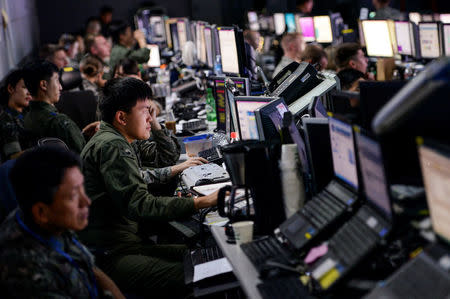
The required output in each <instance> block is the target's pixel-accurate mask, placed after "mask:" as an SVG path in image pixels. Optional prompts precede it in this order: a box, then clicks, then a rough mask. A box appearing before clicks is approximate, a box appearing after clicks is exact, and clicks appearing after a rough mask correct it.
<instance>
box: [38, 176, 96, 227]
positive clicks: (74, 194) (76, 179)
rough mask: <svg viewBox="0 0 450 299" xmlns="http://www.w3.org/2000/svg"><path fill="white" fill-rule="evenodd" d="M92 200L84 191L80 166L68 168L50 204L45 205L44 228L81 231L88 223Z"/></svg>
mask: <svg viewBox="0 0 450 299" xmlns="http://www.w3.org/2000/svg"><path fill="white" fill-rule="evenodd" d="M90 205H91V200H90V199H89V198H88V197H87V195H86V193H85V191H84V178H83V174H82V173H81V171H80V169H79V168H78V167H71V168H68V169H66V171H65V173H64V177H63V180H62V182H61V184H60V185H59V188H58V190H57V191H56V193H55V195H54V197H53V201H52V203H51V204H50V205H45V208H44V210H45V215H46V217H45V218H43V219H46V221H45V223H42V226H43V228H44V229H47V230H49V231H50V232H52V233H62V232H64V231H66V230H74V231H79V230H82V229H84V228H85V227H86V226H87V225H88V217H89V206H90Z"/></svg>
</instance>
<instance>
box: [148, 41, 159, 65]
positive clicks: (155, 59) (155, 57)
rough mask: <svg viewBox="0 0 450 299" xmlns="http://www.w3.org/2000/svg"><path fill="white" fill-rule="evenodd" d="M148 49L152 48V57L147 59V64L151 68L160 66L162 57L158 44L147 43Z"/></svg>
mask: <svg viewBox="0 0 450 299" xmlns="http://www.w3.org/2000/svg"><path fill="white" fill-rule="evenodd" d="M147 49H149V50H150V57H149V59H148V61H147V65H148V66H149V67H151V68H153V67H155V68H159V67H160V66H161V58H160V55H159V46H158V45H147Z"/></svg>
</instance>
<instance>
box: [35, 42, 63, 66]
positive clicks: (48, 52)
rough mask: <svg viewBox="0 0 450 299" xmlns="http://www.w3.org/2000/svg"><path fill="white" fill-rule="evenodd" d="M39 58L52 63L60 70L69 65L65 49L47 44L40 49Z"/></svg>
mask: <svg viewBox="0 0 450 299" xmlns="http://www.w3.org/2000/svg"><path fill="white" fill-rule="evenodd" d="M39 58H40V59H45V60H47V61H50V62H51V63H53V64H54V65H56V67H57V68H58V70H59V69H62V68H63V67H65V66H67V64H68V63H69V61H68V59H67V54H66V51H65V50H64V47H61V46H58V45H53V44H46V45H44V46H42V47H41V48H40V49H39Z"/></svg>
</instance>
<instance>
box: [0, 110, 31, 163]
mask: <svg viewBox="0 0 450 299" xmlns="http://www.w3.org/2000/svg"><path fill="white" fill-rule="evenodd" d="M30 146H31V142H30V140H29V136H28V134H27V133H26V131H25V129H24V126H23V115H22V114H21V113H19V112H18V111H16V110H13V109H10V108H8V107H0V159H1V161H6V160H8V159H9V158H10V157H11V155H13V154H16V153H18V152H21V151H22V150H24V149H27V148H28V147H30Z"/></svg>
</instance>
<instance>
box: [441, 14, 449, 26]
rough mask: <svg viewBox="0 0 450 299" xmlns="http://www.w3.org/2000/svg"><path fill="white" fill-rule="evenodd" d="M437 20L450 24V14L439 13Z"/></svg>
mask: <svg viewBox="0 0 450 299" xmlns="http://www.w3.org/2000/svg"><path fill="white" fill-rule="evenodd" d="M439 20H440V21H441V22H442V23H444V24H450V14H449V13H441V14H440V15H439Z"/></svg>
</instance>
